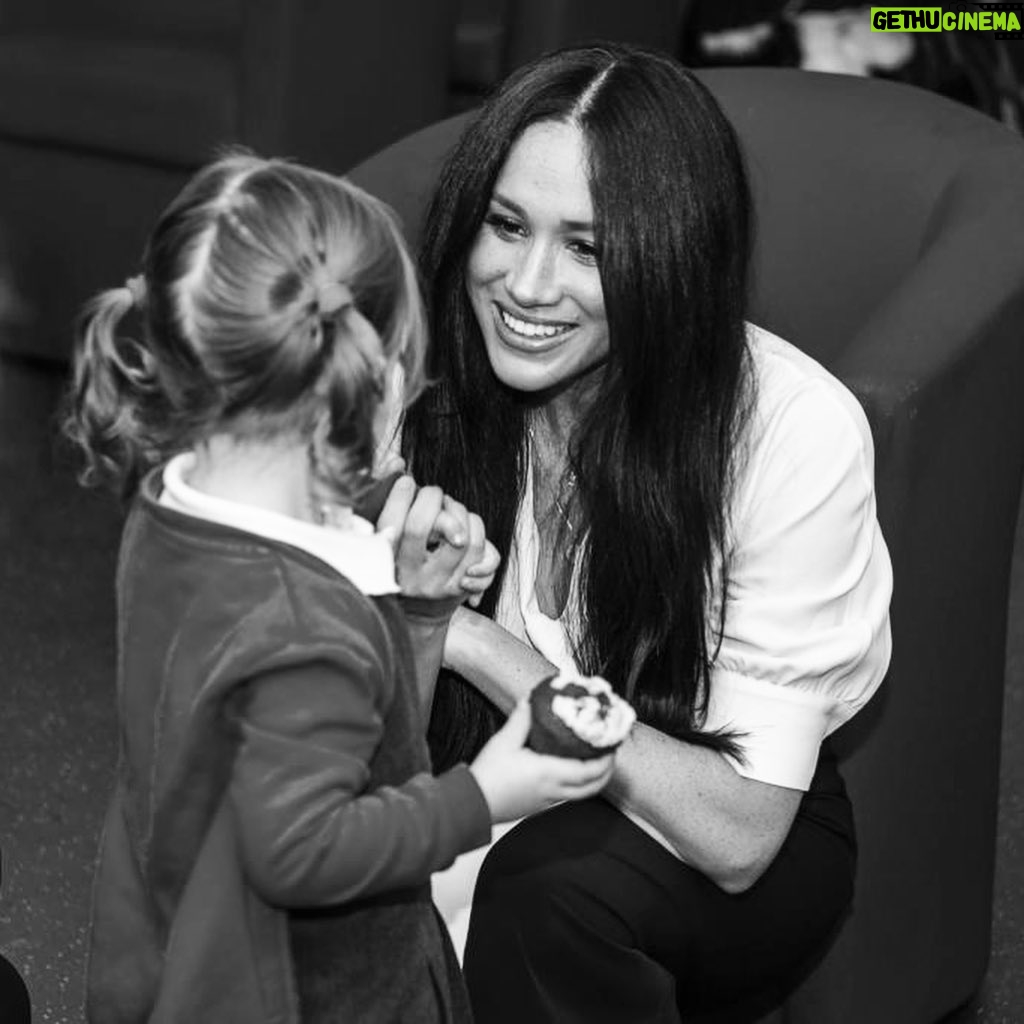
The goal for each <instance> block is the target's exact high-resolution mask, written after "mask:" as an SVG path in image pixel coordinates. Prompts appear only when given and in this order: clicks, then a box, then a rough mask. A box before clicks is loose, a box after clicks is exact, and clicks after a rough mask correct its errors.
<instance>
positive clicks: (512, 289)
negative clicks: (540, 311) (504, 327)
mask: <svg viewBox="0 0 1024 1024" xmlns="http://www.w3.org/2000/svg"><path fill="white" fill-rule="evenodd" d="M505 287H506V288H507V289H508V293H509V296H510V297H511V298H512V299H514V300H515V301H516V302H517V303H519V304H520V305H522V306H543V305H553V304H554V303H556V302H558V300H559V298H560V297H561V288H560V285H559V282H558V267H557V253H556V252H555V251H554V249H553V248H552V247H551V246H548V245H545V244H543V243H542V242H534V243H533V244H530V245H526V246H523V247H522V248H521V249H520V250H519V252H518V253H517V254H516V259H515V261H514V262H513V264H512V266H511V267H509V271H508V274H507V276H506V278H505Z"/></svg>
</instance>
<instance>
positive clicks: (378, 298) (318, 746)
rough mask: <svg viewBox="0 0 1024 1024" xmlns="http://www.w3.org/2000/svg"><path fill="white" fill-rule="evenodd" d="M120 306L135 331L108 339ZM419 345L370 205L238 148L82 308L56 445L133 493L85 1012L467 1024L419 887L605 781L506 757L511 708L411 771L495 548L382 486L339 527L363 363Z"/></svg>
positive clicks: (377, 402)
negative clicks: (466, 610)
mask: <svg viewBox="0 0 1024 1024" xmlns="http://www.w3.org/2000/svg"><path fill="white" fill-rule="evenodd" d="M131 310H135V311H137V312H138V313H139V314H140V315H141V319H142V322H143V327H144V329H143V332H142V338H141V340H140V341H138V342H132V341H128V340H125V339H121V338H118V337H115V330H116V328H117V327H118V324H119V322H120V321H121V319H122V317H123V316H125V315H126V314H127V313H129V311H131ZM424 345H425V335H424V329H423V316H422V311H421V307H420V300H419V296H418V292H417V287H416V281H415V274H414V271H413V269H412V265H411V263H410V260H409V258H408V255H407V254H406V251H405V249H404V247H403V244H402V241H401V238H400V236H399V233H398V230H397V228H396V226H395V224H394V223H393V221H392V219H391V217H390V215H389V213H388V212H387V210H386V209H385V208H383V207H382V205H381V204H380V203H378V202H377V201H376V200H374V199H373V198H372V197H370V196H369V195H367V194H365V193H363V192H361V191H360V190H359V189H357V188H355V187H354V186H352V185H349V184H348V183H346V182H344V181H342V180H339V179H336V178H333V177H330V176H327V175H325V174H321V173H317V172H315V171H312V170H308V169H305V168H302V167H299V166H296V165H294V164H290V163H286V162H283V161H274V160H271V161H267V160H261V159H257V158H255V157H252V156H247V155H235V156H231V157H228V158H225V159H222V160H220V161H218V162H216V163H214V164H212V165H211V166H209V167H207V168H206V169H204V170H202V171H201V172H200V173H199V174H198V175H197V176H196V177H195V178H194V179H193V180H192V182H191V183H190V184H189V185H188V186H187V187H186V188H185V189H184V191H183V192H182V193H181V195H180V196H179V197H178V198H177V199H176V200H174V202H173V203H172V204H171V205H170V207H169V208H168V209H167V211H166V212H165V213H164V215H163V216H162V218H161V219H160V221H159V222H158V224H157V226H156V229H155V232H154V234H153V236H152V238H151V240H150V242H149V245H148V248H147V250H146V254H145V258H144V272H143V274H142V275H141V276H140V277H139V278H135V279H132V280H131V281H129V282H128V284H127V285H126V286H125V287H124V288H120V289H114V290H112V291H108V292H104V293H102V294H101V295H99V296H98V297H97V298H96V299H95V300H94V302H93V304H92V305H91V307H90V308H89V309H88V311H87V314H86V317H85V320H84V326H83V330H82V332H81V337H80V340H79V347H78V350H77V353H76V365H75V385H74V392H73V401H72V405H73V412H72V415H71V418H70V432H71V434H72V436H73V438H74V439H75V440H76V441H77V442H78V443H79V444H80V445H81V446H82V447H83V449H84V451H85V453H86V456H87V460H88V467H89V474H90V475H91V476H92V477H94V478H103V479H107V480H108V481H111V482H113V483H115V484H116V485H118V486H119V487H120V488H121V489H122V491H123V492H125V493H127V494H130V495H132V496H133V502H132V506H131V511H130V514H129V516H128V519H127V523H126V526H125V530H124V536H123V540H122V547H121V556H120V564H119V570H118V581H117V595H118V631H119V657H118V710H119V716H120V727H121V743H120V761H119V769H118V773H117V784H116V791H115V794H114V798H113V801H112V804H111V807H110V811H109V813H108V817H107V821H106V825H105V829H104V833H103V838H102V842H101V854H100V862H99V867H98V871H97V876H96V883H95V891H94V910H93V921H92V935H91V948H90V963H89V976H88V996H87V1013H88V1016H89V1019H90V1020H91V1021H95V1022H97V1024H122V1022H123V1024H127V1022H141V1021H154V1022H156V1021H159V1022H161V1024H164V1022H167V1024H170V1022H179V1021H180V1022H189V1024H202V1022H205V1021H209V1022H216V1024H232V1022H238V1024H260V1022H267V1024H271V1022H273V1024H279V1022H280V1024H291V1022H298V1021H303V1022H309V1021H332V1022H335V1021H374V1022H385V1021H397V1020H401V1021H417V1022H419V1021H448V1020H468V1019H469V1014H468V1010H467V1008H466V1000H465V995H464V992H463V989H462V985H461V978H460V976H459V973H458V968H457V963H456V961H455V959H454V956H453V954H452V952H451V947H450V944H449V942H448V939H447V935H446V932H445V930H444V926H443V924H442V923H440V921H439V918H438V915H437V913H436V911H435V910H434V907H433V904H432V903H431V900H430V895H429V877H430V874H431V873H432V872H433V871H435V870H437V869H440V868H443V867H445V866H447V865H448V864H450V863H451V862H452V861H453V859H454V858H455V857H456V856H457V855H458V854H459V853H461V852H463V851H465V850H468V849H471V848H473V847H475V846H478V845H480V844H483V843H485V842H487V841H488V839H489V838H490V832H491V824H492V822H497V821H502V820H508V819H511V818H515V817H519V816H521V815H522V814H524V813H529V812H532V811H535V810H538V809H540V808H542V807H545V806H547V805H549V804H551V803H553V802H556V801H559V800H563V799H574V798H582V797H586V796H589V795H591V794H593V793H595V792H597V791H598V790H599V789H600V788H601V786H602V785H603V784H604V783H605V781H606V780H607V779H608V776H609V773H610V770H611V759H610V758H605V759H602V760H601V761H599V762H596V763H594V764H589V765H588V764H584V763H580V762H574V761H565V760H560V759H556V758H545V757H541V756H539V755H537V754H534V753H532V752H531V751H529V750H526V749H525V748H524V742H525V736H526V732H527V730H528V717H529V716H528V711H527V710H526V709H525V708H524V707H520V708H519V709H518V711H517V713H516V714H515V715H513V716H512V718H511V719H510V721H509V724H508V726H507V727H506V728H505V729H503V730H502V731H501V733H499V734H498V735H497V736H495V738H494V740H493V741H492V742H491V743H490V744H489V745H488V746H487V747H485V748H484V749H483V751H482V752H481V753H480V755H479V756H478V757H477V758H476V759H475V760H474V761H473V763H472V764H471V765H469V766H468V767H467V766H466V765H465V764H459V765H456V766H455V767H454V768H452V769H451V770H449V771H447V772H445V773H444V774H443V775H440V776H438V777H435V776H433V775H432V774H431V773H430V771H429V759H428V755H427V749H426V745H425V741H424V723H425V713H426V710H427V707H426V702H428V701H429V698H430V695H431V691H432V687H433V681H434V678H435V677H436V673H437V668H438V664H439V659H440V656H441V649H442V645H443V640H444V634H445V630H446V627H447V622H448V619H449V617H450V616H451V614H452V612H453V611H454V609H455V607H456V606H457V605H458V604H460V603H461V602H462V601H463V600H464V599H466V598H470V599H473V598H474V597H475V596H476V595H478V594H480V593H481V592H482V590H483V589H484V588H486V586H487V585H488V584H489V582H490V580H491V577H492V576H493V573H494V570H495V568H496V565H497V558H496V555H495V553H494V551H493V548H490V547H489V545H488V544H487V542H486V541H485V538H484V530H483V526H482V523H481V522H480V520H479V518H478V517H476V516H473V515H470V514H469V513H468V512H467V511H466V509H465V508H463V507H462V506H461V505H459V504H458V503H457V502H454V501H452V500H450V499H449V498H447V497H446V496H444V495H443V494H442V493H441V491H440V490H438V489H437V488H430V487H427V488H423V489H421V490H417V488H416V486H415V483H414V482H413V481H412V479H411V478H409V477H403V478H402V479H400V480H399V481H398V483H397V484H395V486H394V487H393V488H391V489H390V493H389V496H388V498H387V501H386V503H385V504H384V507H383V510H382V511H381V512H380V515H379V519H378V522H377V529H376V530H375V529H374V526H373V525H371V523H370V522H369V521H367V520H366V519H364V518H362V517H361V516H360V515H359V514H358V513H357V512H356V511H355V510H354V507H355V506H356V504H357V502H359V501H360V500H364V499H365V498H366V495H367V492H368V490H369V487H370V483H371V467H372V460H373V456H374V452H375V450H376V449H377V448H378V446H379V444H380V442H381V441H382V440H384V438H382V436H381V435H382V430H383V425H384V424H385V422H387V421H388V419H389V418H392V417H389V415H388V414H389V409H388V403H387V402H386V401H385V396H386V394H387V393H388V390H389V383H390V384H391V385H394V382H395V381H396V380H398V379H400V378H399V376H398V375H396V374H395V373H394V372H393V371H395V370H396V368H397V367H399V366H400V367H401V371H402V373H401V377H402V378H404V382H405V383H404V389H405V395H404V399H405V400H406V401H408V400H409V399H410V398H411V397H412V396H414V395H415V394H416V393H417V392H418V391H419V390H420V389H421V387H422V369H421V367H422V358H423V349H424ZM417 690H419V692H417Z"/></svg>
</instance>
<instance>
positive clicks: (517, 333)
mask: <svg viewBox="0 0 1024 1024" xmlns="http://www.w3.org/2000/svg"><path fill="white" fill-rule="evenodd" d="M495 309H496V310H497V314H498V315H497V318H496V319H497V320H498V322H499V324H500V325H501V326H502V327H504V328H505V331H504V333H505V335H506V337H511V339H512V340H513V341H523V342H526V343H532V345H533V346H538V345H539V346H543V345H544V343H545V342H551V341H556V340H561V338H562V336H563V335H565V334H568V333H569V331H571V330H573V329H574V328H575V327H576V326H577V325H576V324H574V323H569V322H566V321H564V320H526V319H524V318H523V317H519V316H514V315H513V314H512V313H510V312H509V311H508V310H507V309H505V308H504V307H503V306H501V305H499V304H498V303H495Z"/></svg>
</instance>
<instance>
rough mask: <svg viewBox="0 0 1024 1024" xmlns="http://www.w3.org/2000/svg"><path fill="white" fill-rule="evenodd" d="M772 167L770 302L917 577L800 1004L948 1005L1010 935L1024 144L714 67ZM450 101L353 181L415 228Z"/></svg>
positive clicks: (761, 269)
mask: <svg viewBox="0 0 1024 1024" xmlns="http://www.w3.org/2000/svg"><path fill="white" fill-rule="evenodd" d="M702 77H703V78H704V80H705V81H706V82H707V83H708V85H709V86H710V87H711V89H712V90H713V91H714V93H715V94H716V95H717V96H718V98H719V99H720V101H721V102H722V104H723V106H724V107H725V109H726V111H727V113H728V114H729V116H730V117H731V119H732V121H733V123H734V124H735V126H736V128H737V130H738V132H739V134H740V137H741V139H742V142H743V145H744V147H745V150H746V154H747V158H748V161H749V166H750V171H751V176H752V180H753V187H754V192H755V202H756V210H757V221H758V241H757V246H756V253H755V280H756V288H755V294H754V299H753V307H752V312H751V319H752V320H754V321H756V322H758V323H760V324H762V325H764V326H765V327H767V328H769V329H771V330H773V331H775V332H777V333H778V334H781V335H782V336H783V337H786V338H788V339H790V340H791V341H793V342H794V343H796V344H798V345H799V346H800V347H802V348H804V349H805V350H806V351H808V352H809V353H811V354H812V355H813V356H815V357H816V358H818V359H819V360H820V361H821V362H823V363H824V364H825V365H826V366H828V367H829V368H830V369H831V370H832V371H833V372H835V373H836V374H837V375H838V376H839V377H840V378H841V379H843V380H844V381H845V382H846V383H847V384H848V386H849V387H850V388H851V389H852V390H853V391H854V392H855V393H856V394H857V395H858V397H859V398H860V400H861V401H862V402H863V404H864V406H865V408H866V410H867V413H868V416H869V419H870V421H871V424H872V428H873V431H874V437H875V445H876V477H877V486H878V507H879V516H880V519H881V522H882V527H883V530H884V533H885V537H886V540H887V542H888V544H889V547H890V549H891V553H892V558H893V563H894V572H895V595H894V601H893V607H892V623H893V636H894V652H893V660H892V666H891V669H890V671H889V675H888V678H887V680H886V682H885V684H884V685H883V688H882V690H881V691H880V693H879V695H878V696H877V697H876V698H875V699H874V700H873V701H872V703H871V704H870V705H869V706H868V708H867V709H866V710H865V711H864V712H863V713H862V714H861V715H860V716H858V718H856V719H855V720H854V721H853V722H852V723H851V724H850V725H848V726H847V727H846V728H844V729H843V730H842V731H841V732H840V733H839V734H838V736H837V741H838V745H839V748H840V751H841V756H842V759H843V768H844V772H845V775H846V778H847V781H848V783H849V787H850V790H851V794H852V797H853V801H854V807H855V810H856V815H857V822H858V829H859V839H860V860H859V868H858V881H857V893H856V899H855V905H854V909H853V912H852V915H851V916H850V918H849V919H848V920H847V921H846V922H845V924H844V926H843V927H842V929H841V931H840V933H839V934H838V936H837V937H836V940H835V942H834V943H833V945H832V946H831V948H830V949H828V950H827V951H826V952H825V954H824V956H823V958H822V960H821V962H820V963H819V964H817V965H816V967H815V968H814V969H813V970H812V971H811V973H810V974H809V976H808V977H807V979H806V981H805V982H804V983H803V984H802V985H801V986H800V987H799V989H798V990H797V991H796V992H794V993H793V994H792V995H791V996H790V998H789V999H788V1001H787V1003H786V1005H785V1007H784V1008H780V1009H779V1010H778V1011H776V1013H775V1014H773V1016H772V1017H771V1019H772V1020H774V1021H787V1022H789V1024H869V1022H870V1024H934V1022H935V1021H937V1020H938V1019H939V1018H940V1017H942V1016H943V1015H944V1014H946V1013H948V1012H950V1011H952V1010H953V1009H955V1008H956V1007H957V1006H958V1005H960V1004H962V1003H964V1002H965V1001H966V1000H967V999H968V998H969V997H970V996H971V995H972V993H974V991H975V990H976V989H977V987H978V985H979V983H980V982H981V980H982V978H983V976H984V972H985V969H986V964H987V960H988V955H989V947H990V935H991V914H992V881H993V868H994V860H995V834H996V807H997V795H998V784H999V741H1000V720H1001V714H1002V703H1003V679H1004V671H1005V653H1006V615H1007V599H1008V591H1009V574H1010V565H1011V557H1012V549H1013V540H1014V527H1015V523H1016V519H1017V509H1018V500H1019V496H1020V488H1021V479H1022V469H1024V401H1022V396H1024V144H1022V142H1021V140H1020V139H1019V138H1018V137H1017V136H1015V135H1013V134H1012V133H1011V132H1009V131H1008V130H1006V129H1004V128H1002V127H1001V126H1000V125H998V124H997V123H996V122H995V121H993V120H990V119H989V118H986V117H984V116H983V115H981V114H979V113H977V112H976V111H973V110H971V109H969V108H967V107H964V106H960V105H957V104H955V103H953V102H952V101H950V100H947V99H943V98H941V97H939V96H936V95H935V94H933V93H929V92H925V91H923V90H920V89H917V88H914V87H910V86H903V85H896V84H893V83H889V82H884V81H880V80H871V79H860V78H850V77H842V76H832V75H818V74H811V73H808V72H800V71H793V70H783V69H760V68H759V69H750V68H746V69H728V70H725V69H720V70H715V71H708V72H704V73H702ZM461 127H462V122H461V121H460V120H457V119H453V120H449V121H447V122H444V123H441V124H439V125H437V126H435V127H432V128H430V129H428V130H426V131H423V132H420V133H418V134H416V135H414V136H412V137H411V138H408V139H405V140H403V141H402V142H400V143H398V144H397V145H395V146H393V147H391V148H390V149H388V150H385V151H384V152H383V153H381V154H379V155H378V156H376V157H374V158H372V159H371V160H369V161H367V162H365V163H363V164H362V165H360V166H359V167H357V168H356V169H355V170H354V171H353V172H352V177H353V178H354V179H355V180H356V181H358V182H360V183H361V184H363V185H364V186H366V187H367V188H369V189H371V190H372V191H374V192H376V193H378V194H379V195H381V196H382V197H383V198H384V199H386V200H387V201H389V202H390V203H392V204H393V205H394V206H395V207H396V209H397V210H398V211H399V212H400V214H401V215H402V216H403V217H404V219H405V222H406V224H407V226H408V231H409V234H410V237H411V238H413V239H415V238H416V235H417V231H418V226H419V222H420V217H421V213H422V208H423V201H424V198H425V196H426V194H427V193H428V192H429V191H430V189H431V187H432V183H433V180H434V175H435V172H436V170H437V168H438V165H439V163H440V161H441V159H442V157H443V155H444V154H445V153H446V152H447V151H448V149H449V148H450V147H451V145H452V144H453V142H454V140H455V138H456V137H457V135H458V133H459V131H460V129H461Z"/></svg>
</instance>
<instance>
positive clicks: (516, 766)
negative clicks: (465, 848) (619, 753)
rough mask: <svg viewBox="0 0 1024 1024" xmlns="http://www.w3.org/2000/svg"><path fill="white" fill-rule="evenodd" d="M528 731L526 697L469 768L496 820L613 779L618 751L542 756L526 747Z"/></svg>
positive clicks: (593, 790) (592, 790)
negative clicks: (586, 756)
mask: <svg viewBox="0 0 1024 1024" xmlns="http://www.w3.org/2000/svg"><path fill="white" fill-rule="evenodd" d="M529 732H530V705H529V703H528V702H527V701H526V700H521V701H519V703H518V704H516V707H515V710H514V711H513V712H512V714H511V715H510V716H509V718H508V721H507V722H506V723H505V725H504V726H502V728H501V729H500V730H499V731H498V732H496V733H495V734H494V735H493V736H492V737H491V738H490V739H489V740H488V741H487V743H486V744H485V745H484V748H483V749H482V750H481V751H480V753H479V754H477V756H476V759H475V760H474V761H473V763H472V764H471V765H470V766H469V770H470V771H471V772H472V773H473V776H474V778H475V779H476V781H477V784H478V785H479V786H480V789H481V791H482V792H483V794H484V799H485V800H486V801H487V806H488V807H490V809H491V820H492V821H493V822H494V823H495V824H497V823H498V822H501V821H515V820H516V819H517V818H522V817H524V816H525V815H528V814H535V813H536V812H537V811H542V810H544V808H545V807H550V806H551V805H552V804H557V803H560V802H561V801H563V800H584V799H586V798H587V797H590V796H594V795H595V794H597V793H599V792H600V791H601V789H602V788H603V787H604V785H605V783H607V782H608V780H609V779H610V778H611V775H612V767H613V766H614V764H615V755H614V754H608V755H607V756H606V757H599V758H595V759H594V760H592V761H575V760H573V759H571V758H567V757H551V756H549V755H547V754H538V753H535V752H534V751H532V750H530V749H529V748H528V747H526V745H525V744H526V737H527V735H528V734H529Z"/></svg>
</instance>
